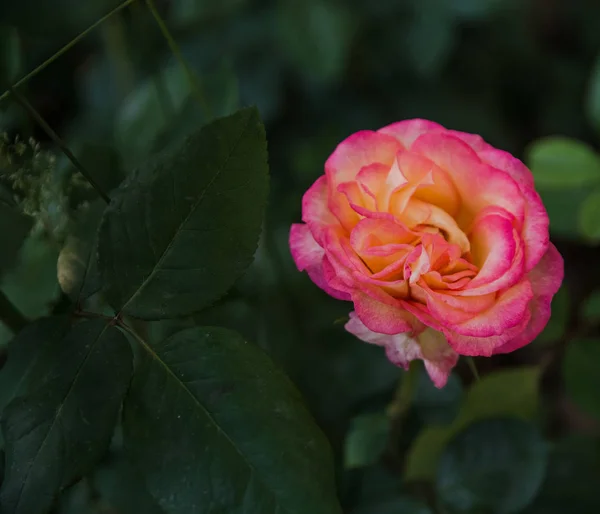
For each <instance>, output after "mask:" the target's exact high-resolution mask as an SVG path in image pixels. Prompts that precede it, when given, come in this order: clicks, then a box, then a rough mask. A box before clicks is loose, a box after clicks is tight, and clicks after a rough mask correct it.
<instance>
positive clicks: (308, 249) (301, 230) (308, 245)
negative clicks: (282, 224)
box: [289, 223, 325, 271]
mask: <svg viewBox="0 0 600 514" xmlns="http://www.w3.org/2000/svg"><path fill="white" fill-rule="evenodd" d="M289 242H290V251H291V253H292V258H293V259H294V262H295V263H296V267H297V268H298V271H304V270H305V269H306V268H308V267H310V266H315V265H317V264H320V263H321V261H322V260H323V256H324V255H325V250H323V248H321V247H320V246H319V245H318V243H317V242H316V241H315V238H314V237H313V235H312V234H311V232H310V229H309V228H308V225H304V224H303V223H294V224H293V225H292V228H291V229H290V241H289Z"/></svg>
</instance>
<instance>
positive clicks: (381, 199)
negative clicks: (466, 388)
mask: <svg viewBox="0 0 600 514" xmlns="http://www.w3.org/2000/svg"><path fill="white" fill-rule="evenodd" d="M302 220H303V221H304V223H302V224H294V225H293V226H292V228H291V232H290V248H291V252H292V256H293V258H294V260H295V262H296V265H297V266H298V269H299V270H301V271H302V270H305V271H307V272H308V274H309V276H310V278H311V279H312V280H313V282H315V284H317V285H318V286H319V287H321V288H322V289H323V290H325V291H326V292H327V293H329V294H330V295H331V296H334V297H335V298H339V299H341V300H347V301H351V302H353V304H354V312H351V313H350V320H349V321H348V323H347V324H346V329H347V330H348V331H349V332H351V333H353V334H355V335H356V336H357V337H359V338H360V339H362V340H363V341H366V342H369V343H374V344H377V345H380V346H383V347H384V348H385V350H386V353H387V355H388V357H389V359H390V360H391V361H392V362H393V363H395V364H397V365H400V366H403V367H407V366H408V363H409V362H410V361H411V360H413V359H422V360H423V361H424V363H425V367H426V369H427V371H428V373H429V375H430V376H431V378H432V380H433V382H434V383H435V385H436V386H438V387H442V386H443V385H444V384H445V383H446V381H447V378H448V375H449V373H450V370H451V369H452V368H453V367H454V365H455V364H456V362H457V360H458V356H459V355H472V356H477V355H482V356H490V355H493V354H497V353H506V352H511V351H513V350H516V349H518V348H521V347H522V346H524V345H526V344H528V343H529V342H531V341H532V340H533V339H534V338H535V337H536V336H537V335H538V334H539V333H540V332H541V330H542V329H543V328H544V326H545V325H546V323H547V321H548V318H549V317H550V302H551V300H552V296H553V295H554V294H555V293H556V291H557V290H558V288H559V287H560V284H561V282H562V278H563V261H562V258H561V256H560V254H559V253H558V251H557V250H556V248H555V247H554V245H552V244H551V243H550V242H549V238H548V216H547V214H546V210H545V209H544V206H543V204H542V201H541V199H540V197H539V195H538V194H537V192H536V191H535V188H534V183H533V177H532V175H531V172H530V171H529V170H528V169H527V167H526V166H525V165H524V164H523V163H522V162H521V161H519V160H518V159H516V158H514V157H512V156H511V155H510V154H508V153H506V152H504V151H502V150H497V149H495V148H493V147H492V146H490V145H488V144H487V143H485V142H484V141H483V139H482V138H481V137H479V136H477V135H473V134H466V133H463V132H457V131H453V130H447V129H445V128H444V127H442V126H441V125H438V124H437V123H433V122H431V121H426V120H420V119H414V120H406V121H401V122H399V123H394V124H392V125H389V126H387V127H384V128H382V129H380V130H378V131H375V132H373V131H369V130H364V131H361V132H357V133H356V134H353V135H351V136H350V137H348V138H347V139H346V140H344V141H342V143H340V144H339V145H338V147H337V148H336V150H335V151H334V152H333V154H332V155H331V156H330V157H329V159H328V160H327V162H326V163H325V175H323V176H321V177H319V178H318V179H317V181H316V182H315V183H314V184H313V185H312V186H311V188H310V189H309V190H308V191H307V192H306V193H305V195H304V198H303V202H302Z"/></svg>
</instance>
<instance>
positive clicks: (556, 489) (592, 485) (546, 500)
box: [523, 436, 600, 514]
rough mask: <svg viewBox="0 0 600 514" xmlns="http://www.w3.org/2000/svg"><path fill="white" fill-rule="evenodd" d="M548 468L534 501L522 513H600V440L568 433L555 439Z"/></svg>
mask: <svg viewBox="0 0 600 514" xmlns="http://www.w3.org/2000/svg"><path fill="white" fill-rule="evenodd" d="M549 457H550V458H549V462H548V470H547V472H546V478H545V480H544V483H543V485H542V490H541V491H540V493H539V494H538V495H537V497H536V499H535V500H534V502H533V504H532V505H530V506H529V507H528V508H527V510H525V511H524V513H523V514H564V513H566V512H576V513H577V514H597V513H598V512H600V496H599V495H598V484H599V483H600V445H599V443H598V440H597V439H595V438H591V437H584V436H569V437H566V438H564V439H560V440H558V441H556V443H555V444H554V446H553V448H552V449H551V451H550V455H549Z"/></svg>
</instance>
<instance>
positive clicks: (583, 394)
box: [563, 339, 600, 420]
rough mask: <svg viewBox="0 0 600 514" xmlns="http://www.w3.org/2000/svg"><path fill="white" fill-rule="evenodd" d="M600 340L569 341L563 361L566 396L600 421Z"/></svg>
mask: <svg viewBox="0 0 600 514" xmlns="http://www.w3.org/2000/svg"><path fill="white" fill-rule="evenodd" d="M598 362H600V339H575V340H573V341H569V344H568V345H567V353H566V355H565V359H564V361H563V373H564V379H565V387H566V390H567V394H568V395H569V397H570V398H571V400H573V402H575V404H577V406H578V407H579V408H581V409H583V410H584V411H585V412H587V413H588V414H591V415H592V416H594V417H595V418H596V419H598V420H600V397H599V396H598V391H600V374H599V373H598Z"/></svg>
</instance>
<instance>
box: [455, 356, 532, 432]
mask: <svg viewBox="0 0 600 514" xmlns="http://www.w3.org/2000/svg"><path fill="white" fill-rule="evenodd" d="M540 373H541V369H540V367H539V366H523V367H520V368H511V369H505V370H501V371H497V372H495V373H491V374H489V375H486V376H485V377H483V378H482V379H481V380H480V381H479V382H475V383H474V384H473V386H472V387H471V389H469V392H468V393H467V397H466V399H465V403H464V404H463V406H462V407H461V410H460V413H459V415H458V419H457V420H456V424H457V425H460V426H466V425H467V424H469V423H471V422H473V421H474V420H477V419H483V418H487V417H493V416H498V415H511V416H516V417H519V418H522V419H525V420H532V419H534V418H535V417H536V416H537V413H538V407H539V403H540V398H539V388H540V384H539V381H540Z"/></svg>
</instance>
